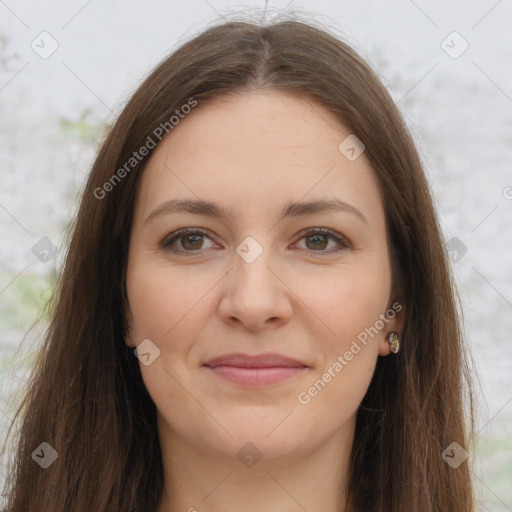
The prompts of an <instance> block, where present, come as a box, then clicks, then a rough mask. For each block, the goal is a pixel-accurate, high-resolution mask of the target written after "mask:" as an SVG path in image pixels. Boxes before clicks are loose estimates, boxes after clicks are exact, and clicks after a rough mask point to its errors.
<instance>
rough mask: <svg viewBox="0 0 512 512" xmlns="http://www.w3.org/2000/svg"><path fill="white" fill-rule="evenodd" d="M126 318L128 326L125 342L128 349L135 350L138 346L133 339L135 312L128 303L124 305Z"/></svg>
mask: <svg viewBox="0 0 512 512" xmlns="http://www.w3.org/2000/svg"><path fill="white" fill-rule="evenodd" d="M124 318H125V325H126V336H125V340H124V342H125V343H126V345H127V346H128V347H132V348H135V347H136V346H137V345H136V344H135V341H134V338H133V312H132V309H131V307H130V304H129V303H128V301H125V305H124Z"/></svg>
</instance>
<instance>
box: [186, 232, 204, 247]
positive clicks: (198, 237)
mask: <svg viewBox="0 0 512 512" xmlns="http://www.w3.org/2000/svg"><path fill="white" fill-rule="evenodd" d="M202 238H203V235H185V236H182V237H181V240H182V242H181V243H182V245H183V247H184V248H185V249H199V248H200V245H201V243H200V242H202ZM190 240H193V242H192V245H189V243H188V242H189V241H190ZM197 242H199V243H197Z"/></svg>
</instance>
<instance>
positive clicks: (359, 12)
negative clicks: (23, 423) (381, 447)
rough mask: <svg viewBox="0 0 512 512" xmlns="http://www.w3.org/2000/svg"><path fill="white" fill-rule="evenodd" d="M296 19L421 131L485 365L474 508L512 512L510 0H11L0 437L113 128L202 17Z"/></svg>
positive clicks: (480, 373)
mask: <svg viewBox="0 0 512 512" xmlns="http://www.w3.org/2000/svg"><path fill="white" fill-rule="evenodd" d="M294 15H295V16H299V17H300V18H302V19H304V18H310V19H313V20H315V22H316V23H320V24H322V25H323V26H324V27H325V28H327V29H329V30H331V31H332V32H334V33H335V34H337V35H338V36H339V37H340V38H342V39H343V40H345V41H346V42H348V43H349V44H351V45H352V46H353V47H354V48H355V49H356V50H357V51H358V52H359V53H360V54H361V55H362V56H363V58H365V59H366V60H367V61H368V62H369V63H370V65H371V66H372V67H373V68H374V69H375V70H376V71H377V73H378V74H379V76H380V77H381V79H382V81H383V83H384V84H385V85H386V87H387V88H388V90H389V91H390V92H391V94H392V96H393V98H394V99H395V100H396V101H397V102H398V105H399V107H400V109H401V111H402V112H403V114H404V116H405V118H406V121H407V123H408V125H409V127H410V129H411V131H412V133H413V135H414V137H415V140H416V142H417V145H418V148H419V150H420V153H421V156H422V158H423V161H424V163H425V168H426V172H427V174H428V177H429V180H430V182H431V186H432V190H433V193H434V196H435V200H436V205H437V208H438V212H439V216H440V221H441V224H442V228H443V231H444V236H445V240H446V244H447V247H448V250H449V253H450V257H451V260H452V268H453V272H454V275H455V278H456V283H457V286H458V290H459V293H460V297H461V300H462V305H463V310H464V325H465V331H466V336H467V340H468V345H469V347H470V349H471V354H472V357H473V359H474V361H475V368H476V371H477V374H476V378H477V379H478V380H477V381H476V393H477V399H478V409H477V432H476V435H475V437H474V439H473V440H472V441H473V446H472V447H471V449H470V454H469V455H470V460H471V462H472V465H473V476H474V480H475V484H476V489H477V494H478V499H479V510H482V511H487V510H488V511H492V512H501V511H507V510H508V511H512V486H511V485H510V484H511V483H512V371H511V368H512V340H511V338H512V263H511V262H512V230H511V225H512V222H511V221H512V165H511V164H512V30H511V29H510V27H512V1H511V0H499V1H496V0H480V1H478V2H477V1H472V2H467V1H466V2H462V1H452V2H446V1H444V0H430V1H428V2H427V1H426V0H417V1H412V0H388V1H386V2H378V1H376V0H362V1H359V2H348V1H346V0H342V1H339V0H338V1H334V0H332V1H330V0H315V1H314V2H313V1H312V0H308V1H302V2H301V1H291V2H286V1H267V2H264V1H258V2H256V1H251V2H245V3H243V4H239V3H234V2H229V1H226V0H189V1H188V2H186V3H185V2H169V1H164V0H148V1H146V2H136V1H134V0H130V1H124V2H121V1H120V0H103V1H102V2H100V1H99V0H89V1H87V0H72V1H70V0H68V1H64V0H48V1H46V2H36V1H35V0H24V1H21V0H20V1H18V0H0V116H1V123H0V134H1V139H0V144H1V146H0V155H1V165H0V233H1V235H0V236H1V238H0V242H1V245H0V433H1V434H0V445H1V444H3V442H4V440H5V436H6V433H7V428H8V426H9V424H10V421H11V419H12V418H13V416H14V411H15V407H16V405H17V403H18V401H19V399H20V398H21V396H22V391H23V386H24V384H25V383H26V379H27V377H28V375H29V372H30V369H31V365H32V364H33V361H34V357H35V354H36V352H37V348H38V344H39V343H40V341H41V335H42V333H43V332H44V328H45V326H46V325H47V324H46V322H47V315H46V313H45V310H44V306H45V304H46V301H47V300H48V298H49V297H50V296H51V293H52V290H53V286H54V284H55V279H56V276H57V275H58V273H59V271H60V269H61V268H62V262H63V258H64V256H65V252H66V245H65V236H66V235H67V233H68V232H69V225H70V222H71V221H72V219H73V216H74V214H75V213H76V209H77V205H78V199H79V197H80V193H81V190H82V187H83V186H84V183H85V180H86V177H87V174H88V172H89V169H90V166H91V163H92V160H93V158H94V155H95V153H96V151H97V148H98V145H99V143H100V142H101V140H102V137H103V135H104V134H105V130H106V129H107V128H108V126H109V125H110V124H111V123H112V122H113V120H115V117H116V115H117V114H118V113H119V112H120V110H121V109H122V107H123V105H124V103H125V102H126V100H127V99H128V98H129V97H130V95H131V94H132V93H133V92H134V90H135V89H136V87H137V86H138V85H139V84H140V82H141V81H142V79H143V78H144V77H145V76H146V75H147V74H148V73H149V72H150V70H151V69H152V68H153V67H154V66H155V65H156V64H157V63H158V62H159V61H160V60H161V59H162V58H163V57H164V56H166V55H167V54H168V53H169V52H171V51H172V50H174V49H175V48H176V47H177V46H179V45H180V44H181V43H183V42H184V41H186V40H188V39H190V38H192V37H193V36H194V35H196V34H197V33H199V32H200V31H202V30H203V29H205V28H206V27H207V26H209V25H211V24H212V23H215V22H217V21H221V20H222V19H223V18H226V19H234V18H235V19H236V18H240V17H241V16H243V17H247V16H249V17H253V18H256V19H260V18H261V17H263V16H265V17H266V18H267V19H271V18H280V17H286V18H290V17H293V16H294ZM454 471H456V469H454ZM0 477H1V475H0ZM1 483H2V482H1V481H0V485H1Z"/></svg>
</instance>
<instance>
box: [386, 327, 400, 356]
mask: <svg viewBox="0 0 512 512" xmlns="http://www.w3.org/2000/svg"><path fill="white" fill-rule="evenodd" d="M386 339H387V340H388V343H389V344H390V345H391V352H393V354H396V353H397V352H398V351H399V350H400V340H399V339H398V333H397V332H395V331H391V332H388V334H387V336H386Z"/></svg>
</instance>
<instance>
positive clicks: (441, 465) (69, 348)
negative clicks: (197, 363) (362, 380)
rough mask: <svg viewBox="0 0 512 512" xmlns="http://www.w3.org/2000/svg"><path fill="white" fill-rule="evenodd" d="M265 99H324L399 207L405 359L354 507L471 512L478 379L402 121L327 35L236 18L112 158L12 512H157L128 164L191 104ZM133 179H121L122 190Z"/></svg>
mask: <svg viewBox="0 0 512 512" xmlns="http://www.w3.org/2000/svg"><path fill="white" fill-rule="evenodd" d="M262 89H265V90H269V91H284V92H287V93H293V94H296V95H298V96H300V97H302V98H306V99H311V100H314V101H316V102H319V103H320V104H322V105H323V106H325V107H326V108H327V109H329V110H330V111H331V112H333V113H334V114H335V115H336V116H338V118H339V119H340V121H342V122H343V123H344V124H345V125H347V126H349V127H350V129H351V130H352V132H353V133H354V134H355V135H356V136H357V137H358V138H359V139H360V140H361V141H363V143H364V144H365V146H366V149H365V154H366V156H367V158H368V159H369V160H370V162H371V164H372V166H373V168H374V170H375V173H376V175H377V176H378V179H379V182H380V186H381V189H382V192H383V194H382V196H383V197H384V198H385V202H384V208H385V211H386V222H387V227H388V237H389V242H390V250H391V252H392V254H393V257H394V260H395V262H396V265H395V266H394V268H393V277H394V279H395V282H398V284H399V286H400V289H401V291H402V301H403V303H404V304H405V309H406V320H405V328H404V331H403V336H402V343H401V345H402V346H401V351H400V353H399V354H398V355H397V356H391V357H380V358H378V363H377V366H376V369H375V373H374V376H373V380H372V382H371V384H370V387H369V389H368V392H367V394H366V396H365V398H364V399H363V402H362V404H361V406H360V408H359V411H358V416H357V426H356V434H355V439H354V444H353V450H352V454H351V459H350V464H351V474H350V481H349V498H350V507H351V509H352V508H353V509H355V510H361V511H371V512H377V511H379V512H390V511H396V512H401V511H403V512H405V511H407V512H410V511H411V510H415V511H416V510H421V511H422V512H434V511H436V512H441V511H449V512H468V511H470V510H473V508H474V503H473V491H472V485H471V480H470V470H469V467H468V463H467V462H464V463H463V464H461V465H460V466H459V467H457V468H452V467H451V465H449V464H448V463H447V462H445V460H444V459H443V457H442V455H441V454H442V452H443V450H444V449H445V448H446V447H448V446H449V445H450V444H451V443H452V442H457V443H458V444H459V445H460V446H461V447H466V440H467V439H468V438H469V437H468V434H470V433H471V432H472V426H473V417H472V410H473V408H472V398H471V387H470V386H464V384H465V379H467V382H468V383H469V382H470V381H469V371H468V366H467V362H466V359H465V357H466V356H465V349H464V344H463V339H462V334H461V329H460V325H459V320H458V309H457V302H456V300H455V292H454V290H453V286H452V281H451V277H450V273H449V268H448V263H447V257H446V253H445V250H444V244H443V242H442V237H441V233H440V229H439V224H438V220H437V218H436V214H435V211H434V207H433V202H432V198H431V194H430V191H429V187H428V183H427V180H426V178H425V174H424V171H423V168H422V163H421V161H420V158H419V157H418V153H417V150H416V148H415V146H414V144H413V142H412V140H411V136H410V134H409V132H408V130H407V128H406V126H405V124H404V122H403V120H402V117H401V115H400V113H399V112H398V110H397V107H396V105H395V104H394V103H393V101H392V99H391V97H390V95H389V94H388V92H387V91H386V89H385V88H384V86H383V85H382V84H381V82H380V80H379V79H378V77H377V75H376V74H375V73H374V72H373V71H372V70H371V69H370V67H369V66H368V65H367V64H366V63H365V62H364V61H363V60H362V59H361V57H359V56H358V55H357V53H356V52H355V51H354V50H352V49H351V48H350V47H349V46H348V45H347V44H345V43H344V42H342V41H340V40H339V39H338V38H337V37H335V36H333V35H331V34H330V33H329V32H327V31H326V30H322V29H320V28H317V27H315V26H313V25H311V24H306V23H303V22H299V21H281V22H278V23H272V24H268V25H264V24H261V25H260V24H256V23H252V22H251V23H248V22H234V21H233V22H228V23H223V24H221V25H218V26H214V27H212V28H209V29H207V30H206V31H204V32H203V33H201V34H200V35H199V36H198V37H196V38H194V39H193V40H191V41H190V42H188V43H186V44H184V45H183V46H182V47H180V48H179V49H178V50H177V51H175V52H174V53H173V54H172V55H170V56H169V57H168V58H167V59H166V60H164V61H163V62H162V63H161V64H160V65H159V66H158V67H157V68H156V69H155V70H154V71H153V72H152V73H151V74H150V76H149V77H148V78H147V79H146V80H145V81H144V83H143V84H142V85H141V86H140V87H139V89H138V90H137V91H136V92H135V94H134V95H133V96H132V98H131V99H130V100H129V102H128V103H127V105H126V106H125V108H124V110H123V111H122V113H121V114H120V115H119V117H118V118H117V120H116V122H115V124H114V126H113V127H112V128H111V130H110V132H109V134H108V136H107V137H106V139H105V141H104V142H103V145H102V146H101V149H100V150H99V153H98V156H97V158H96V161H95V162H94V165H93V167H92V170H91V172H90V175H89V178H88V181H87V184H86V186H85V189H84V192H83V197H82V199H81V203H80V208H79V211H78V215H77V218H76V221H75V224H74V228H73V231H72V235H71V239H70V244H69V252H68V254H67V258H66V261H65V266H64V268H63V271H62V273H61V275H60V279H59V282H58V286H57V288H56V291H55V299H54V302H53V307H52V317H51V322H50V325H49V327H48V330H47V333H46V337H45V340H44V344H43V348H42V350H41V352H40V357H39V360H38V361H37V364H36V367H35V370H34V372H33V376H32V378H31V381H30V386H29V388H28V392H27V394H26V396H25V399H24V401H23V402H22V404H21V406H20V409H19V410H18V414H20V415H21V416H22V418H23V420H22V423H21V427H20V429H19V431H18V435H19V439H18V441H17V446H16V451H15V453H16V456H15V462H14V463H13V465H12V468H11V469H10V473H9V479H8V481H7V485H6V492H7V494H6V495H7V497H8V501H7V508H8V510H9V512H27V511H32V510H51V511H53V512H68V511H70V510H72V511H74V512H90V511H91V510H94V511H96V512H100V511H121V510H122V511H125V512H128V511H134V512H135V511H142V510H144V511H152V510H154V509H155V507H156V506H157V504H158V502H159V499H160V496H161V492H162V488H163V469H162V460H161V452H160V444H159V439H158V434H157V424H156V410H155V405H154V403H153V402H152V400H151V397H150V396H149V394H148V392H147V390H146V388H145V386H144V383H143V381H142V377H141V373H140V369H139V362H138V360H137V358H136V357H134V355H133V353H132V351H131V350H129V349H127V347H126V345H125V335H126V325H125V318H124V314H123V304H124V301H125V299H126V296H125V270H126V263H127V255H128V242H129V237H130V229H131V223H132V217H133V207H134V197H135V193H136V189H137V184H138V182H139V179H140V177H141V174H142V172H143V169H144V166H145V163H146V162H147V160H148V158H149V155H146V156H144V157H141V158H140V160H137V162H131V164H133V166H132V165H131V164H130V167H129V170H127V169H128V168H127V167H126V163H127V162H129V161H130V158H131V157H132V156H133V153H134V151H137V150H138V149H139V148H141V147H142V146H144V145H145V144H146V143H147V140H148V137H153V138H154V130H155V129H156V127H158V126H160V125H163V124H165V123H168V124H167V126H169V119H170V118H171V117H172V116H173V115H175V111H176V110H179V109H180V108H181V107H182V106H183V105H185V104H187V103H188V102H189V101H190V100H191V98H193V99H194V100H195V101H197V102H198V104H199V105H201V103H202V102H206V101H208V100H210V99H214V98H216V97H219V96H222V95H225V94H229V93H234V92H237V91H251V90H262ZM191 115H193V113H192V114H191ZM171 136H172V134H171ZM123 166H125V171H126V172H125V173H121V174H122V179H120V180H117V181H115V182H114V181H112V176H113V175H114V174H115V173H116V172H117V171H118V169H121V168H123ZM118 176H119V173H118ZM109 180H111V181H110V183H111V186H109V187H105V183H107V182H109ZM107 188H108V191H107V192H105V193H103V192H101V193H99V192H98V190H99V189H101V190H104V191H105V190H106V189H107ZM464 390H467V391H468V396H469V397H470V401H469V404H470V406H471V407H470V408H469V409H470V414H469V415H467V416H468V417H467V418H466V415H465V413H464V399H465V397H466V394H465V392H464ZM42 442H47V443H49V444H50V445H51V446H52V447H53V448H54V449H55V450H56V452H57V453H58V458H57V459H56V460H55V462H53V464H52V465H51V466H50V467H49V468H47V469H42V468H41V467H39V465H38V464H36V463H35V462H34V460H32V457H31V454H32V452H33V451H34V450H35V449H36V447H38V446H39V445H40V444H41V443H42Z"/></svg>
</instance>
